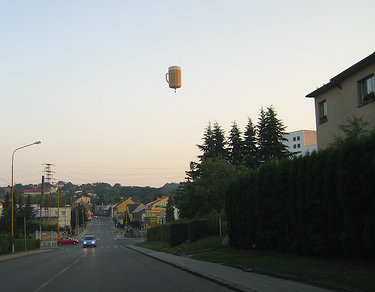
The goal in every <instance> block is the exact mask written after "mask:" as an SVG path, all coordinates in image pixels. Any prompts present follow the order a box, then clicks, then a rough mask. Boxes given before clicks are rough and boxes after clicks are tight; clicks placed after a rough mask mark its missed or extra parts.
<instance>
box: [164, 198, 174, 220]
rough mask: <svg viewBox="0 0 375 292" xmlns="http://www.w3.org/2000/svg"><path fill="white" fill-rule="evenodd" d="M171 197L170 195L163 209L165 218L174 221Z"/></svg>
mask: <svg viewBox="0 0 375 292" xmlns="http://www.w3.org/2000/svg"><path fill="white" fill-rule="evenodd" d="M173 203H174V202H173V198H172V197H171V196H170V197H169V199H168V203H167V206H166V210H165V220H166V221H167V222H173V221H174V208H173Z"/></svg>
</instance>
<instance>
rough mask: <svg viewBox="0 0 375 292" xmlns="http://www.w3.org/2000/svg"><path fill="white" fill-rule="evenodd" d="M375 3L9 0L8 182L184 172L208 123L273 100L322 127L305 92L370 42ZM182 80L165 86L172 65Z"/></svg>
mask: <svg viewBox="0 0 375 292" xmlns="http://www.w3.org/2000/svg"><path fill="white" fill-rule="evenodd" d="M374 10H375V1H373V0H369V1H366V0H357V1H345V0H341V1H328V0H324V1H321V0H317V1H301V0H298V1H288V0H286V1H272V0H271V1H250V0H248V1H240V0H239V1H233V0H231V1H229V0H228V1H222V0H207V1H204V0H203V1H202V0H199V1H195V0H192V1H182V0H181V1H179V0H174V1H163V0H160V1H151V0H149V1H142V0H139V1H112V0H108V1H93V0H90V1H79V0H77V1H47V0H45V1H38V0H35V1H5V0H0V125H1V126H0V130H1V133H0V137H1V138H0V141H1V142H0V186H7V185H9V184H10V183H11V161H12V159H11V158H12V152H13V151H14V150H15V149H16V148H18V147H21V146H24V145H27V144H30V143H33V142H34V141H38V140H40V141H41V144H40V145H33V146H30V147H27V148H24V149H21V150H18V151H16V152H15V156H14V183H15V184H16V183H22V184H37V183H40V181H41V176H42V172H43V170H44V166H43V164H44V163H52V164H54V165H55V166H53V168H52V170H53V171H54V179H55V180H56V181H60V180H62V181H66V182H72V183H74V184H83V183H95V182H107V183H110V184H112V185H113V184H115V183H120V184H121V185H124V186H154V187H160V186H162V185H164V184H165V183H168V182H181V181H184V179H185V171H186V170H188V169H189V163H190V161H196V160H197V155H198V154H199V150H198V148H197V146H196V145H197V144H201V143H202V137H203V132H204V129H205V128H206V127H207V125H208V123H209V122H212V123H213V122H215V121H217V122H218V123H219V124H220V126H221V127H222V128H223V129H224V130H225V132H226V135H228V132H229V131H230V128H231V125H232V123H233V121H236V122H237V124H238V126H239V127H240V128H241V130H242V131H243V130H244V128H245V126H246V123H247V121H248V118H251V119H252V120H253V122H254V123H256V122H257V120H258V116H259V112H260V109H261V108H262V107H263V108H266V107H269V106H270V105H273V106H274V108H275V110H276V112H277V114H278V117H279V118H280V119H281V120H282V121H283V123H284V125H285V126H286V127H287V131H288V132H289V131H296V130H301V129H307V130H315V112H314V102H313V100H312V99H309V98H305V96H306V95H307V94H308V93H310V92H311V91H313V90H315V89H316V88H318V87H320V86H322V85H323V84H324V83H328V82H329V79H330V78H331V77H333V76H335V75H337V74H338V73H340V72H342V71H343V70H345V69H346V68H348V67H350V66H351V65H353V64H355V63H356V62H358V61H359V60H361V59H363V58H365V57H366V56H368V55H370V54H371V53H373V52H374V51H375V34H374V33H373V28H374V27H375V18H374V17H373V11H374ZM173 65H178V66H180V67H181V69H182V87H181V88H180V89H178V90H177V92H176V93H175V92H174V90H172V89H170V88H169V87H168V84H167V83H166V81H165V74H166V73H167V72H168V67H169V66H173Z"/></svg>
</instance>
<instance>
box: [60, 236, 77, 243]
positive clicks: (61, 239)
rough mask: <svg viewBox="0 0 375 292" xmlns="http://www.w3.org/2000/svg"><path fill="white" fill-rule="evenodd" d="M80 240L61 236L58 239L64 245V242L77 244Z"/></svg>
mask: <svg viewBox="0 0 375 292" xmlns="http://www.w3.org/2000/svg"><path fill="white" fill-rule="evenodd" d="M78 242H79V241H78V240H77V239H73V238H70V237H61V238H60V239H59V240H58V241H57V244H59V245H63V244H73V245H76V244H77V243H78Z"/></svg>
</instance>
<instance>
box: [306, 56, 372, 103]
mask: <svg viewBox="0 0 375 292" xmlns="http://www.w3.org/2000/svg"><path fill="white" fill-rule="evenodd" d="M373 61H375V52H374V53H372V54H371V55H370V56H367V57H366V58H364V59H362V60H361V61H359V62H358V63H356V64H354V65H353V66H351V67H349V68H348V69H346V70H345V71H343V72H341V73H340V74H338V75H336V76H335V77H333V78H331V80H330V81H329V83H327V84H324V85H323V86H322V87H319V88H318V89H316V90H314V91H313V92H311V93H309V94H308V95H306V97H316V96H318V95H320V94H322V93H324V92H326V91H327V90H329V89H331V88H332V87H335V86H339V83H340V82H341V81H342V80H344V79H345V78H347V77H348V76H350V75H351V74H353V73H355V72H357V71H358V70H360V69H362V68H363V67H365V66H367V65H368V64H370V63H371V62H373Z"/></svg>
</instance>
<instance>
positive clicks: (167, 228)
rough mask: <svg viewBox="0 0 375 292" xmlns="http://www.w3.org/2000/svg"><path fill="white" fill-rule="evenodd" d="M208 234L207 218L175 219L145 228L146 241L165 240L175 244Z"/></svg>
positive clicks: (194, 239) (197, 238)
mask: <svg viewBox="0 0 375 292" xmlns="http://www.w3.org/2000/svg"><path fill="white" fill-rule="evenodd" d="M208 235H209V228H208V221H207V220H192V221H176V222H172V223H168V224H165V225H158V226H155V227H152V228H150V229H148V230H147V240H148V241H166V242H168V243H169V244H170V246H176V245H179V244H181V243H184V242H185V241H187V240H190V241H196V240H199V239H201V238H203V237H205V236H208Z"/></svg>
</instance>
